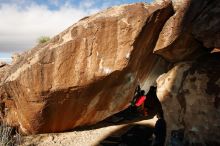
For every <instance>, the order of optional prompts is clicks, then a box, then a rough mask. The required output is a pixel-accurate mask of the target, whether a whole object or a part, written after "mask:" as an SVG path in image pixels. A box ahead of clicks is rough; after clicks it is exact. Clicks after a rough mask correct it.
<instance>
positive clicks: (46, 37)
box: [38, 36, 50, 44]
mask: <svg viewBox="0 0 220 146" xmlns="http://www.w3.org/2000/svg"><path fill="white" fill-rule="evenodd" d="M49 40H50V37H48V36H41V37H40V38H39V39H38V44H43V43H46V42H48V41H49Z"/></svg>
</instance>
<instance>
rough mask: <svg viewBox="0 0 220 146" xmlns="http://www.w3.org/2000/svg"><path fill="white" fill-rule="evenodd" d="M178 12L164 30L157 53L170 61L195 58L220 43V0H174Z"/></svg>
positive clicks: (157, 46) (158, 43)
mask: <svg viewBox="0 0 220 146" xmlns="http://www.w3.org/2000/svg"><path fill="white" fill-rule="evenodd" d="M172 2H173V7H174V10H175V14H174V15H173V16H172V17H170V18H169V20H168V21H167V22H166V24H165V25H164V27H163V30H162V31H161V33H160V36H159V39H158V41H157V44H156V47H155V49H154V53H156V54H159V55H161V56H163V57H164V58H165V59H166V60H169V61H170V62H178V61H183V60H193V59H195V58H196V57H198V56H200V55H201V54H204V53H206V52H208V51H210V49H207V48H211V49H213V48H217V47H219V46H220V43H219V40H220V38H219V36H220V27H219V25H220V15H219V12H220V2H219V1H218V0H204V1H198V0H173V1H172Z"/></svg>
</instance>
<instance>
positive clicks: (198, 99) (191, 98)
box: [157, 53, 220, 145]
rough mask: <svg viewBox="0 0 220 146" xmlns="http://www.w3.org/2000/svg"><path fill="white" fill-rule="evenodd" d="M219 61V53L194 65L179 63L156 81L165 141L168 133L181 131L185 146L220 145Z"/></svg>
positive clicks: (193, 63) (191, 63) (205, 57)
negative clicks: (166, 128)
mask: <svg viewBox="0 0 220 146" xmlns="http://www.w3.org/2000/svg"><path fill="white" fill-rule="evenodd" d="M219 59H220V53H213V54H211V55H207V56H203V57H201V58H200V59H199V60H197V61H196V62H182V63H179V64H176V65H175V66H174V67H173V69H171V70H170V71H169V72H168V73H166V74H163V75H161V76H160V77H159V78H158V80H157V85H158V90H157V95H158V97H159V98H160V100H161V101H162V105H163V109H164V113H165V118H166V121H167V126H168V136H169V137H168V139H170V137H171V135H170V134H171V131H174V130H177V131H179V133H181V132H183V134H184V135H185V137H184V138H183V139H185V142H187V141H188V142H189V144H188V145H190V143H194V144H195V143H202V144H205V145H216V144H218V145H219V144H220V139H219V137H220V133H219V131H220V116H219V115H220V62H219ZM177 133H178V132H177ZM180 135H181V134H180ZM184 135H183V136H184ZM179 142H180V141H179Z"/></svg>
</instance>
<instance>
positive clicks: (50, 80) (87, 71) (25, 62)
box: [0, 2, 173, 133]
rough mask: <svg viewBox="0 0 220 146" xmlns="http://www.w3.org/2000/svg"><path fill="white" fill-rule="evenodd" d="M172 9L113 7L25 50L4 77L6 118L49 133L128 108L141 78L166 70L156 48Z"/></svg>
mask: <svg viewBox="0 0 220 146" xmlns="http://www.w3.org/2000/svg"><path fill="white" fill-rule="evenodd" d="M172 14H173V10H172V6H171V3H170V2H164V3H161V4H155V5H147V4H144V3H138V4H132V5H123V6H118V7H113V8H110V9H107V10H105V11H103V12H101V13H98V14H96V15H93V16H91V17H88V18H84V19H82V20H80V21H79V22H78V23H76V24H74V25H73V26H71V27H69V28H68V29H67V30H65V31H64V32H62V33H60V34H59V35H57V36H55V37H54V38H53V39H52V40H51V41H49V42H48V43H47V44H44V45H41V46H38V47H36V48H34V49H32V50H30V51H28V52H26V53H24V54H22V55H21V56H20V57H19V59H18V60H17V61H16V62H15V63H14V64H13V65H12V66H11V67H10V69H9V71H8V73H7V74H5V75H4V77H2V78H3V79H4V80H3V81H2V82H1V84H0V90H1V92H0V93H1V99H2V100H1V101H2V102H1V105H2V107H4V108H2V111H1V112H2V116H3V117H4V119H5V120H6V121H7V122H8V123H10V124H11V125H17V126H20V128H21V129H22V131H23V132H25V133H45V132H58V131H65V130H68V129H71V128H74V127H77V126H83V125H90V124H94V123H97V122H99V121H101V120H103V119H105V118H106V117H108V116H110V115H112V114H114V113H116V112H118V111H120V110H122V109H124V108H125V107H126V106H127V104H128V103H129V101H130V99H131V98H132V96H133V91H134V89H135V87H136V85H137V81H138V80H140V81H141V82H144V81H146V80H147V79H148V78H149V75H150V74H151V72H152V71H155V72H156V73H158V74H160V73H161V72H158V71H156V70H155V69H154V65H156V64H157V66H158V63H163V61H160V62H159V58H158V57H157V56H156V55H154V54H152V52H153V49H154V47H155V44H156V41H157V39H158V36H159V33H160V31H161V30H162V27H163V25H164V23H165V22H166V20H167V19H168V18H169V17H170V16H171V15H172ZM165 66H166V65H165V64H164V65H163V66H161V65H160V70H161V68H163V67H165ZM162 71H164V70H163V69H162ZM3 95H4V96H3ZM9 101H10V104H6V103H8V102H9ZM3 105H4V106H3Z"/></svg>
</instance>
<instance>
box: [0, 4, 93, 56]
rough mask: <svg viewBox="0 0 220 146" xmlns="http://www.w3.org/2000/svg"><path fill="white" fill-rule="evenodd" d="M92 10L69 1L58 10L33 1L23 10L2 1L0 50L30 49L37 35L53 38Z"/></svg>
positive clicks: (0, 9) (0, 10) (0, 8)
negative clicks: (72, 4) (70, 3)
mask: <svg viewBox="0 0 220 146" xmlns="http://www.w3.org/2000/svg"><path fill="white" fill-rule="evenodd" d="M54 2H55V1H54ZM94 11H97V9H94V8H91V9H89V10H86V11H85V10H84V9H82V8H76V7H73V6H70V5H68V4H65V5H63V6H61V7H60V8H59V9H58V10H50V9H48V7H47V6H44V5H37V4H34V3H32V4H31V5H29V6H26V7H25V8H24V9H23V10H22V9H21V8H20V7H19V6H18V5H15V4H13V5H11V4H1V7H0V20H1V23H0V53H1V52H15V51H20V50H24V49H30V48H32V47H33V46H34V45H36V41H37V39H38V38H39V37H40V36H50V37H52V36H54V35H56V34H58V33H60V32H61V31H63V30H64V29H66V28H67V27H69V26H70V25H72V24H73V23H75V22H77V21H78V20H79V19H81V18H82V17H84V16H86V15H89V14H90V13H92V12H94Z"/></svg>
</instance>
